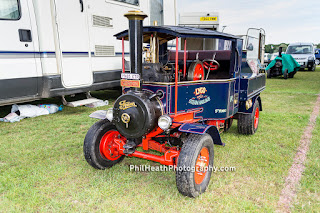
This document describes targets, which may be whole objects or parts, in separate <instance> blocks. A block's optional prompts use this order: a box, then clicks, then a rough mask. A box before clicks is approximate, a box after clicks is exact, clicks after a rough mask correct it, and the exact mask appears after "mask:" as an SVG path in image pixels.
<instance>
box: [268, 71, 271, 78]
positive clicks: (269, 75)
mask: <svg viewBox="0 0 320 213" xmlns="http://www.w3.org/2000/svg"><path fill="white" fill-rule="evenodd" d="M267 78H271V71H270V70H267Z"/></svg>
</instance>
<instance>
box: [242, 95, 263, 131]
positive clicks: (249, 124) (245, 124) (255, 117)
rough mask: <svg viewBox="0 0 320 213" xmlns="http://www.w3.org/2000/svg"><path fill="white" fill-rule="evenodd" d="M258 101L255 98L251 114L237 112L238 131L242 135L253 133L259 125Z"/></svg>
mask: <svg viewBox="0 0 320 213" xmlns="http://www.w3.org/2000/svg"><path fill="white" fill-rule="evenodd" d="M259 117H260V109H259V101H258V100H256V102H255V104H254V106H253V110H252V113H251V114H239V118H238V132H239V133H240V134H243V135H253V134H254V133H255V132H256V131H257V129H258V126H259Z"/></svg>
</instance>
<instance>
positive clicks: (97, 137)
mask: <svg viewBox="0 0 320 213" xmlns="http://www.w3.org/2000/svg"><path fill="white" fill-rule="evenodd" d="M116 138H121V139H123V140H125V138H123V137H122V136H121V135H120V133H119V132H118V131H117V130H116V127H115V126H114V125H113V124H112V123H110V121H108V120H100V121H98V122H96V123H95V124H94V125H92V126H91V128H90V129H89V130H88V132H87V135H86V137H85V139H84V144H83V152H84V157H85V159H86V160H87V162H88V163H89V164H90V165H91V166H92V167H93V168H96V169H106V168H110V167H112V166H113V165H115V164H117V163H119V162H120V161H122V160H123V158H124V155H119V154H117V153H116V152H115V150H114V149H113V145H114V139H116Z"/></svg>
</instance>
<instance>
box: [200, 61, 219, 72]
mask: <svg viewBox="0 0 320 213" xmlns="http://www.w3.org/2000/svg"><path fill="white" fill-rule="evenodd" d="M203 66H204V68H206V69H207V70H209V69H210V71H215V70H217V69H219V66H218V65H217V64H214V62H213V61H212V62H210V63H209V62H206V61H205V62H203Z"/></svg>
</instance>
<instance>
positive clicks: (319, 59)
mask: <svg viewBox="0 0 320 213" xmlns="http://www.w3.org/2000/svg"><path fill="white" fill-rule="evenodd" d="M315 56H316V65H319V64H320V49H316V54H315Z"/></svg>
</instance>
